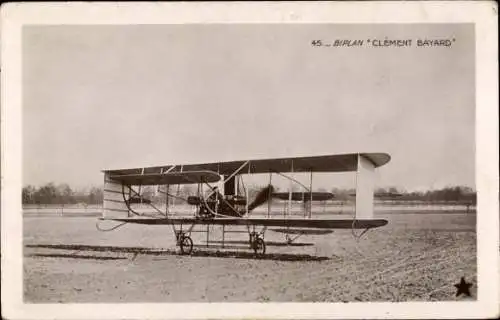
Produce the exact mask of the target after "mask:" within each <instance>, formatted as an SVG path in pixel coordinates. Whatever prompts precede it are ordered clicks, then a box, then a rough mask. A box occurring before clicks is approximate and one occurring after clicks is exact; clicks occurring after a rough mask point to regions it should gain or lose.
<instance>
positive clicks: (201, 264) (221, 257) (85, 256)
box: [24, 213, 477, 303]
mask: <svg viewBox="0 0 500 320" xmlns="http://www.w3.org/2000/svg"><path fill="white" fill-rule="evenodd" d="M377 217H378V218H379V217H380V218H387V219H388V220H389V224H388V225H387V226H385V227H382V228H379V229H374V230H370V231H369V232H368V233H367V234H365V235H364V236H363V237H362V238H361V240H360V241H359V242H357V241H356V240H355V239H354V238H353V235H352V232H351V230H336V231H335V232H334V233H332V234H328V235H321V236H307V237H303V238H299V239H298V240H297V241H296V242H297V243H296V244H295V245H294V246H286V245H285V244H284V237H283V235H282V234H280V233H275V232H272V231H268V232H267V233H266V242H267V243H268V246H267V254H266V256H265V257H264V258H260V259H258V258H255V257H254V256H253V254H252V253H251V252H250V250H248V248H247V247H248V245H247V244H246V241H247V239H248V236H247V235H246V234H232V235H231V236H230V237H229V236H227V235H226V239H225V240H226V248H224V249H221V248H212V246H215V245H217V244H220V243H217V241H220V240H221V237H220V234H218V232H219V227H213V229H212V230H211V236H210V239H209V241H210V242H209V246H210V247H209V248H207V247H206V236H205V235H204V234H201V233H200V234H195V236H194V239H193V240H194V241H195V243H196V244H198V245H199V246H197V247H196V248H195V251H194V254H193V255H192V256H181V255H179V254H178V250H177V248H176V247H175V243H174V236H173V234H172V230H171V227H170V226H140V225H125V226H123V227H122V228H120V229H117V230H115V231H112V232H99V231H97V230H96V228H95V223H96V219H95V218H91V217H71V218H69V217H25V218H24V244H25V248H24V257H25V258H24V298H25V302H27V303H47V302H52V303H53V302H64V303H66V302H250V301H253V302H265V301H272V302H282V301H294V302H342V301H344V302H347V301H436V300H457V299H462V297H458V298H457V297H455V293H456V289H455V287H454V284H455V283H458V282H459V280H460V277H462V276H465V278H466V280H467V281H468V282H472V283H473V286H472V288H471V293H472V297H473V298H474V297H475V296H476V291H477V288H476V284H477V282H476V272H477V266H476V252H477V250H476V231H475V225H476V217H475V214H473V213H472V214H465V213H457V214H451V213H447V214H437V213H436V214H429V213H427V214H411V213H404V214H387V215H379V216H377ZM200 228H201V227H200ZM357 232H358V231H357ZM228 246H229V247H228Z"/></svg>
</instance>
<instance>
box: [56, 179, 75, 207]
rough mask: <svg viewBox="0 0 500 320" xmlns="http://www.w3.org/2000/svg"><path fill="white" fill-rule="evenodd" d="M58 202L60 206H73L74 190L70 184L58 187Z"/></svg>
mask: <svg viewBox="0 0 500 320" xmlns="http://www.w3.org/2000/svg"><path fill="white" fill-rule="evenodd" d="M56 202H57V203H59V204H72V203H74V202H75V201H74V199H73V190H71V187H70V186H69V185H68V184H66V183H63V184H60V185H58V186H57V187H56Z"/></svg>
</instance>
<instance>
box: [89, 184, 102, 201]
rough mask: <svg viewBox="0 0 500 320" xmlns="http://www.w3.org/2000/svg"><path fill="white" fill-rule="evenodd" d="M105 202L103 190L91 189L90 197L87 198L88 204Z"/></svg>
mask: <svg viewBox="0 0 500 320" xmlns="http://www.w3.org/2000/svg"><path fill="white" fill-rule="evenodd" d="M102 200H103V191H102V189H101V188H97V187H91V188H90V190H89V192H88V196H87V201H86V203H87V204H102Z"/></svg>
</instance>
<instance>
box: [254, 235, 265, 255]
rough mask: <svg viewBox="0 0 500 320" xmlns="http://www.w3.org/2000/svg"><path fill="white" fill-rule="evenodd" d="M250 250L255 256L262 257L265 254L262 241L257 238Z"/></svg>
mask: <svg viewBox="0 0 500 320" xmlns="http://www.w3.org/2000/svg"><path fill="white" fill-rule="evenodd" d="M252 249H253V252H254V253H255V254H256V255H258V256H262V255H264V254H265V253H266V244H265V242H264V239H262V238H257V239H256V240H255V241H254V242H253V244H252Z"/></svg>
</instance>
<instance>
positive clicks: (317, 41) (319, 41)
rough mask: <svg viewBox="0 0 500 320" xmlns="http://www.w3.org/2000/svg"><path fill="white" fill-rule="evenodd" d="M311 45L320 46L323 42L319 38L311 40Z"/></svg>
mask: <svg viewBox="0 0 500 320" xmlns="http://www.w3.org/2000/svg"><path fill="white" fill-rule="evenodd" d="M311 45H312V46H313V47H320V46H322V45H323V43H322V42H321V40H313V41H312V42H311Z"/></svg>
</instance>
